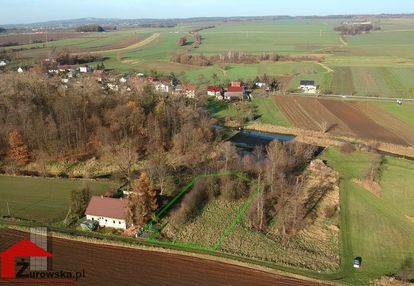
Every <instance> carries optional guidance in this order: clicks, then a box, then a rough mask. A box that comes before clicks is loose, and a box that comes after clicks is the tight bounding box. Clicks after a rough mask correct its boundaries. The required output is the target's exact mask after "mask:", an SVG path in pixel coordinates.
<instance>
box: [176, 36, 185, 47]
mask: <svg viewBox="0 0 414 286" xmlns="http://www.w3.org/2000/svg"><path fill="white" fill-rule="evenodd" d="M178 45H179V46H180V47H183V46H185V45H187V38H186V37H181V38H180V39H179V40H178Z"/></svg>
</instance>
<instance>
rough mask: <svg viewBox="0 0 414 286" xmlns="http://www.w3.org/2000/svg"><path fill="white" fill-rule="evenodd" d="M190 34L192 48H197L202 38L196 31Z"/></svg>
mask: <svg viewBox="0 0 414 286" xmlns="http://www.w3.org/2000/svg"><path fill="white" fill-rule="evenodd" d="M192 35H193V37H194V48H199V47H200V45H201V41H202V40H203V38H202V37H201V35H200V34H199V33H197V32H194V33H192Z"/></svg>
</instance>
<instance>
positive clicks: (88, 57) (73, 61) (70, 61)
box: [56, 51, 103, 65]
mask: <svg viewBox="0 0 414 286" xmlns="http://www.w3.org/2000/svg"><path fill="white" fill-rule="evenodd" d="M102 60H103V58H102V57H101V56H97V55H92V54H76V55H75V54H71V53H70V52H68V51H62V52H61V53H59V54H58V56H57V57H56V61H57V62H58V63H59V64H61V65H81V64H86V63H91V62H95V61H102Z"/></svg>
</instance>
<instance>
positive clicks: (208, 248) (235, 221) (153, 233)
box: [143, 172, 262, 251]
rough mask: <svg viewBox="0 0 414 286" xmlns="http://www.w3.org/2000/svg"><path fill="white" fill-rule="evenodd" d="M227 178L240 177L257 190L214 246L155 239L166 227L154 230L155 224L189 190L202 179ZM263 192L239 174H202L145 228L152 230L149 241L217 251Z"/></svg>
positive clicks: (185, 187)
mask: <svg viewBox="0 0 414 286" xmlns="http://www.w3.org/2000/svg"><path fill="white" fill-rule="evenodd" d="M225 176H235V177H238V178H240V179H242V180H244V181H246V182H249V183H250V184H252V185H254V186H256V190H255V191H254V193H253V194H251V195H250V196H249V198H248V199H247V201H246V203H244V205H243V206H242V207H241V208H240V209H239V211H238V213H237V215H236V217H235V218H234V219H233V220H232V222H231V223H230V225H229V226H228V227H227V228H226V229H225V230H224V232H223V233H222V234H221V235H220V237H219V238H218V240H217V241H216V243H215V244H214V246H209V245H199V244H192V243H186V242H171V241H160V240H158V239H155V236H156V235H157V234H158V233H159V232H160V230H161V229H162V228H163V227H164V226H162V227H161V228H158V229H155V228H153V226H152V225H153V223H155V222H157V221H158V220H159V219H160V218H161V216H162V215H163V214H164V213H165V212H166V211H167V210H168V209H169V208H171V207H172V206H173V205H174V204H175V203H177V201H178V200H179V199H181V198H182V197H183V195H184V194H185V193H187V192H188V190H189V189H190V188H191V187H192V186H193V185H194V184H195V183H196V182H197V181H198V180H200V179H201V178H208V177H225ZM261 190H262V187H261V185H260V184H258V183H257V182H256V181H253V180H251V179H249V178H247V177H245V176H242V175H240V174H238V173H233V172H228V173H216V174H202V175H198V176H197V177H195V178H194V179H193V180H192V181H191V182H189V183H188V184H187V185H185V186H184V187H183V188H182V189H181V191H180V193H178V195H176V196H175V197H174V198H173V199H172V200H171V201H170V202H169V203H168V204H167V205H165V206H164V207H162V208H161V210H160V211H159V212H158V213H157V214H156V215H155V216H154V217H153V218H152V219H151V220H150V221H149V222H148V223H147V224H146V225H145V226H144V228H143V229H144V230H152V231H153V232H152V234H151V235H150V236H149V237H148V241H149V242H151V243H154V244H159V245H167V246H176V247H187V248H195V249H202V250H205V249H207V250H212V251H217V250H218V249H219V248H220V246H221V244H222V242H223V240H224V239H225V238H226V237H227V236H228V235H229V234H230V232H231V231H232V230H233V229H234V227H235V226H236V225H237V223H238V222H239V221H240V219H241V218H242V216H243V214H245V213H246V211H247V208H248V207H249V206H250V205H251V203H252V202H253V200H254V198H255V197H256V196H257V194H258V193H259V192H260V191H261Z"/></svg>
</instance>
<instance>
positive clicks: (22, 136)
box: [0, 73, 214, 177]
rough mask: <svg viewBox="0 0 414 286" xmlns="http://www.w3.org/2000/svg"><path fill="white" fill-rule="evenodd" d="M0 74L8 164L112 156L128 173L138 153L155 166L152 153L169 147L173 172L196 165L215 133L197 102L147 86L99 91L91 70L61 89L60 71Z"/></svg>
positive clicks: (0, 131)
mask: <svg viewBox="0 0 414 286" xmlns="http://www.w3.org/2000/svg"><path fill="white" fill-rule="evenodd" d="M0 81H1V82H3V83H4V84H2V85H1V87H0V122H1V125H0V154H1V158H2V161H4V162H6V163H7V164H17V165H25V164H27V163H28V162H33V161H39V160H59V161H62V162H79V161H84V160H88V159H90V158H97V159H99V158H114V155H115V157H116V160H114V164H115V165H119V167H120V168H119V169H120V170H122V172H123V174H125V177H128V176H132V175H131V174H132V171H131V169H133V167H134V165H136V162H137V161H139V160H140V159H142V158H149V159H150V160H149V162H154V165H155V164H156V162H157V163H159V162H160V161H162V159H159V158H157V156H158V154H161V155H162V154H165V152H170V151H171V159H172V160H171V161H172V162H171V163H170V165H171V166H173V167H174V168H176V170H177V172H178V171H179V169H180V168H185V166H195V165H197V163H198V161H199V160H202V158H204V157H205V156H206V155H204V154H199V152H203V150H205V148H204V147H203V146H208V145H209V142H210V141H212V140H213V139H214V138H213V133H212V131H211V122H210V119H209V118H208V117H207V115H206V113H205V112H204V111H203V110H202V109H200V108H198V107H197V106H194V104H193V103H192V102H189V101H188V99H184V98H171V97H167V96H163V95H160V94H157V93H155V92H154V90H153V89H152V87H151V86H145V87H144V88H143V90H138V89H135V88H132V90H131V91H126V90H124V89H122V90H120V91H119V92H109V93H108V92H107V93H105V92H104V91H103V90H102V88H101V85H100V84H99V83H97V82H96V80H95V79H94V78H92V77H84V78H80V79H79V80H78V82H76V81H73V82H72V83H69V85H68V87H67V88H65V87H64V86H62V85H61V84H60V79H59V78H49V77H47V76H45V75H39V74H16V73H9V74H1V75H0ZM129 163H130V165H128V164H129ZM156 167H157V168H158V167H159V166H156ZM154 169H155V168H154ZM154 172H155V173H156V172H158V173H162V172H163V171H162V170H159V169H157V170H154Z"/></svg>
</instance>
